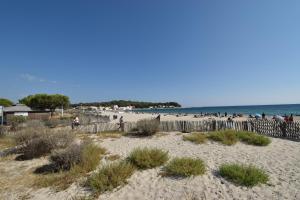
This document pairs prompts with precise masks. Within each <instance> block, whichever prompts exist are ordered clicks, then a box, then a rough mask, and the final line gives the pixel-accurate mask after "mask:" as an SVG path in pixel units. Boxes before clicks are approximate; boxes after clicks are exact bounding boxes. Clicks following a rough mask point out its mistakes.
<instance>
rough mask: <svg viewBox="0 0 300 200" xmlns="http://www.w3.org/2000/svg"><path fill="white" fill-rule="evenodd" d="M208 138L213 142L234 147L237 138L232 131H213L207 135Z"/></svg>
mask: <svg viewBox="0 0 300 200" xmlns="http://www.w3.org/2000/svg"><path fill="white" fill-rule="evenodd" d="M208 138H209V139H210V140H213V141H217V142H221V143H222V144H225V145H234V144H235V143H237V141H238V138H237V136H236V132H235V131H233V130H224V131H215V132H212V133H209V134H208Z"/></svg>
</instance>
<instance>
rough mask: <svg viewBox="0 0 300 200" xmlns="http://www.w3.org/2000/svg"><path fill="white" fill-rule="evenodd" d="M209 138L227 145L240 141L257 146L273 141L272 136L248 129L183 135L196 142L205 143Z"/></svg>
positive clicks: (187, 139) (184, 137)
mask: <svg viewBox="0 0 300 200" xmlns="http://www.w3.org/2000/svg"><path fill="white" fill-rule="evenodd" d="M207 139H210V140H213V141H217V142H221V143H222V144H225V145H234V144H236V143H237V142H238V141H241V142H244V143H246V144H250V145H256V146H267V145H268V144H270V143H271V140H270V138H268V137H266V136H263V135H259V134H257V133H253V132H248V131H234V130H230V129H228V130H222V131H215V132H212V133H207V134H204V133H191V134H188V135H184V136H183V140H185V141H191V142H194V143H196V144H202V143H205V142H206V140H207Z"/></svg>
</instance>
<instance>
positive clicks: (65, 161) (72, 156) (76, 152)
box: [50, 142, 105, 172]
mask: <svg viewBox="0 0 300 200" xmlns="http://www.w3.org/2000/svg"><path fill="white" fill-rule="evenodd" d="M104 153H105V149H103V148H101V147H98V146H96V145H94V144H92V143H91V142H82V143H73V144H71V145H70V146H68V147H67V148H66V149H61V150H54V151H53V152H52V154H51V155H50V161H51V163H52V164H54V166H55V169H56V170H70V169H71V168H72V167H74V166H75V165H78V166H79V167H80V168H81V169H82V170H83V171H85V172H89V171H92V170H93V169H95V168H96V166H97V165H98V164H99V161H100V157H101V155H103V154H104Z"/></svg>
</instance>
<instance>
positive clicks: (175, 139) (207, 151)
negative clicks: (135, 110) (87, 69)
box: [0, 113, 300, 200]
mask: <svg viewBox="0 0 300 200" xmlns="http://www.w3.org/2000/svg"><path fill="white" fill-rule="evenodd" d="M110 114H111V115H113V114H115V113H110ZM118 115H122V116H124V119H125V121H136V120H138V119H143V118H151V117H155V116H156V115H151V114H132V113H121V114H118ZM174 118H176V119H178V118H179V119H188V120H192V116H182V117H176V116H171V115H170V116H164V115H162V120H173V119H174ZM198 120H199V119H198ZM184 134H189V133H178V132H169V133H160V134H158V135H156V136H153V137H146V138H138V137H129V136H122V137H120V138H100V137H99V136H98V135H95V134H88V135H87V137H89V138H91V139H92V140H93V141H94V142H95V144H97V145H99V146H101V147H104V148H106V149H107V150H108V152H109V155H119V156H120V159H125V158H126V157H127V156H128V155H129V153H130V152H131V151H132V150H133V149H135V148H137V147H155V148H159V149H162V150H165V151H168V153H169V155H170V157H171V158H175V157H184V156H187V157H192V158H201V159H202V160H204V162H205V165H206V173H205V174H204V175H203V176H196V177H190V178H182V179H177V178H170V177H162V176H161V175H160V173H161V171H162V167H157V168H154V169H150V170H143V171H136V172H135V173H134V174H133V176H132V177H131V178H129V180H128V184H127V185H125V186H123V187H119V188H116V189H114V190H113V191H111V192H106V193H104V194H101V195H100V196H99V198H98V199H101V200H103V199H107V200H108V199H110V200H120V199H122V200H123V199H124V200H140V199H145V200H158V199H159V200H171V199H172V200H190V199H207V200H210V199H295V200H296V199H299V198H300V191H299V188H300V157H299V152H300V144H299V142H295V141H290V140H284V139H278V138H271V140H272V143H271V144H270V145H268V146H265V147H258V146H252V145H246V144H243V143H241V142H238V143H237V144H235V145H233V146H225V145H222V144H220V143H216V142H212V141H208V142H207V143H206V144H200V145H197V144H194V143H191V142H189V141H183V139H182V137H183V135H184ZM47 162H48V161H47V158H46V157H45V158H40V159H33V160H29V161H22V162H20V161H15V160H13V159H7V160H2V161H1V162H0V172H1V175H0V183H1V185H4V186H3V187H2V188H1V189H0V197H1V198H2V199H22V198H25V197H26V198H27V199H36V200H37V199H42V200H48V199H49V200H50V199H74V198H75V197H76V198H77V197H78V196H86V195H90V194H91V192H90V191H89V190H88V189H87V188H85V187H83V186H82V181H78V182H76V183H74V184H72V185H71V186H70V187H69V188H68V189H66V190H64V191H60V192H55V191H54V190H53V189H51V188H43V189H37V188H34V187H31V184H32V181H33V180H34V179H32V178H33V176H34V175H33V174H32V172H33V171H34V170H35V169H36V168H37V167H38V166H41V165H43V164H45V163H47ZM109 162H111V161H108V160H107V159H106V158H103V159H102V161H101V164H100V166H99V167H101V166H103V165H105V164H107V163H109ZM231 162H235V163H241V164H243V163H244V164H253V165H255V166H257V167H260V168H262V169H264V170H265V171H266V172H267V173H268V174H269V176H270V180H269V182H268V184H266V185H258V186H255V187H253V188H247V187H243V186H237V185H235V184H233V183H231V182H229V181H227V180H225V179H224V178H222V177H220V176H219V175H218V173H217V170H218V168H219V167H220V165H221V164H224V163H231Z"/></svg>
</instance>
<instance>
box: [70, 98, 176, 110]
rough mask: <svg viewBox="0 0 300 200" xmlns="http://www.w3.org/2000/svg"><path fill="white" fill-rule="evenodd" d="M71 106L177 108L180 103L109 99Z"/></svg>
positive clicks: (94, 107) (117, 108)
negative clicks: (107, 100)
mask: <svg viewBox="0 0 300 200" xmlns="http://www.w3.org/2000/svg"><path fill="white" fill-rule="evenodd" d="M71 107H73V108H81V109H91V110H100V111H104V110H123V111H126V110H132V109H135V108H178V107H181V105H180V104H179V103H177V102H165V103H154V102H141V101H125V100H117V101H109V102H93V103H78V104H71Z"/></svg>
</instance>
